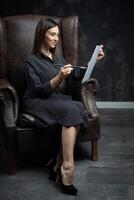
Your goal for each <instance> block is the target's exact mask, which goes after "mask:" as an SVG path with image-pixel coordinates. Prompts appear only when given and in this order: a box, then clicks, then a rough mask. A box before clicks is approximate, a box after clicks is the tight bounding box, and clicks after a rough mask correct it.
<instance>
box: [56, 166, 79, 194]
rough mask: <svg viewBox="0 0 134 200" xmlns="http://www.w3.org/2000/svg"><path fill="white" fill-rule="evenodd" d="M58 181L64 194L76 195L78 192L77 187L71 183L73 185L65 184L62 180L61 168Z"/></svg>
mask: <svg viewBox="0 0 134 200" xmlns="http://www.w3.org/2000/svg"><path fill="white" fill-rule="evenodd" d="M57 181H58V182H59V183H60V185H61V190H62V192H63V193H64V194H68V195H74V196H76V195H77V193H78V190H77V189H76V187H75V186H74V185H73V184H71V185H64V184H63V182H62V176H61V169H58V178H57Z"/></svg>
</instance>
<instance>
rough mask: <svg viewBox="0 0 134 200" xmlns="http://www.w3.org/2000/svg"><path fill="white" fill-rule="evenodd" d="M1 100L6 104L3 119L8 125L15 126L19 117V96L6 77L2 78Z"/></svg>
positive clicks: (0, 83) (0, 80) (0, 84)
mask: <svg viewBox="0 0 134 200" xmlns="http://www.w3.org/2000/svg"><path fill="white" fill-rule="evenodd" d="M0 100H1V101H2V102H3V105H4V111H3V112H4V113H3V120H4V123H5V126H6V127H14V126H15V122H16V120H17V117H18V96H17V93H16V90H15V89H14V87H13V86H12V85H11V84H10V83H9V82H8V80H6V79H0Z"/></svg>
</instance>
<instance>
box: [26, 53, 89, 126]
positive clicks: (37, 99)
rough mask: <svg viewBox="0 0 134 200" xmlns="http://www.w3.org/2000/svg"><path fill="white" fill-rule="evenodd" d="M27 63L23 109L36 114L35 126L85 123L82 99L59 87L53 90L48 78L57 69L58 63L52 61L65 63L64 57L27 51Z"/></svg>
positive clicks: (52, 75) (54, 74) (85, 117)
mask: <svg viewBox="0 0 134 200" xmlns="http://www.w3.org/2000/svg"><path fill="white" fill-rule="evenodd" d="M26 63H27V65H26V80H27V88H26V91H25V94H24V97H23V111H24V112H25V113H29V114H32V115H33V116H34V117H35V126H36V127H49V126H52V125H54V124H60V125H62V126H75V125H84V126H87V123H88V119H87V115H86V112H85V108H84V105H83V103H82V102H79V101H74V100H72V98H71V96H69V95H64V94H62V93H61V90H60V87H57V88H56V89H55V90H54V91H53V90H52V89H51V85H50V80H51V79H52V78H53V77H54V76H56V75H57V74H58V72H59V70H60V67H57V66H54V65H53V64H63V65H64V64H67V62H66V61H65V59H64V58H63V57H61V56H57V57H54V58H53V60H51V59H49V58H48V57H46V56H44V55H42V54H37V55H29V56H28V58H27V61H26Z"/></svg>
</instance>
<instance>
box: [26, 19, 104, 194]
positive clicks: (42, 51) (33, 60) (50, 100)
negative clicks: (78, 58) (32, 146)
mask: <svg viewBox="0 0 134 200" xmlns="http://www.w3.org/2000/svg"><path fill="white" fill-rule="evenodd" d="M58 40H59V26H58V24H57V23H56V22H55V21H53V20H51V19H42V20H40V22H39V23H38V24H37V27H36V32H35V39H34V44H33V50H32V54H31V55H29V56H28V58H27V68H26V77H27V89H26V92H25V94H24V98H23V110H24V111H25V112H27V113H29V114H32V115H33V116H34V117H35V119H36V120H35V126H37V127H49V126H52V125H54V124H60V125H61V127H62V130H61V151H60V154H59V161H60V162H57V164H56V166H55V171H56V172H54V170H50V171H51V172H52V174H51V179H52V180H54V179H56V178H55V176H54V175H55V174H56V176H57V177H58V176H60V183H61V189H62V191H63V192H64V193H66V194H70V195H76V194H77V193H78V190H77V189H76V188H75V186H74V185H73V175H74V157H73V151H74V146H75V141H76V136H77V134H78V132H79V128H80V126H81V125H85V126H86V125H87V115H86V113H85V109H84V106H83V104H82V103H81V102H78V101H73V100H72V99H71V97H70V96H67V95H63V94H62V93H61V91H60V87H59V85H60V84H61V83H62V81H63V80H64V79H65V78H67V77H68V76H69V75H70V74H71V72H72V70H73V68H72V65H71V64H68V63H67V62H66V61H65V59H64V58H63V57H62V56H59V55H56V46H57V43H58ZM103 56H104V53H103V50H102V49H101V50H100V53H99V57H98V59H100V58H101V57H103ZM56 64H57V65H56ZM60 65H62V67H60ZM57 169H58V170H57Z"/></svg>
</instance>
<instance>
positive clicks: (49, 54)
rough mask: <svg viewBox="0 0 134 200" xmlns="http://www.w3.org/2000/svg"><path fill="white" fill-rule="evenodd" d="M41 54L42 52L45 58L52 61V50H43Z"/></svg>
mask: <svg viewBox="0 0 134 200" xmlns="http://www.w3.org/2000/svg"><path fill="white" fill-rule="evenodd" d="M41 52H42V53H43V54H44V55H45V56H47V57H49V58H50V59H52V53H51V51H50V49H45V48H42V50H41Z"/></svg>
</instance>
